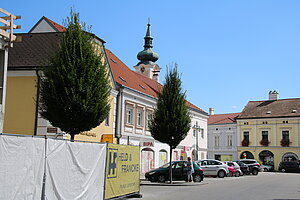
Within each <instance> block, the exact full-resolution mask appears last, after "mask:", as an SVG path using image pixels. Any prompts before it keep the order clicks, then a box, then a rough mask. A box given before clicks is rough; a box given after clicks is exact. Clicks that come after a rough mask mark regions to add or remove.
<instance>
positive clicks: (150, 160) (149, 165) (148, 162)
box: [141, 149, 154, 175]
mask: <svg viewBox="0 0 300 200" xmlns="http://www.w3.org/2000/svg"><path fill="white" fill-rule="evenodd" d="M141 165H142V168H141V174H142V175H143V174H145V173H146V172H148V171H150V170H151V169H153V168H154V152H153V151H151V150H148V149H145V150H142V153H141Z"/></svg>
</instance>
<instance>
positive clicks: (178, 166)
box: [172, 162, 185, 180]
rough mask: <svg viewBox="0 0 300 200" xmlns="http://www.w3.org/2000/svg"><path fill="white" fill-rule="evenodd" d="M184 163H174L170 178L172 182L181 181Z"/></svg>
mask: <svg viewBox="0 0 300 200" xmlns="http://www.w3.org/2000/svg"><path fill="white" fill-rule="evenodd" d="M184 166H185V165H184V162H177V163H174V165H173V166H172V176H173V179H174V180H182V179H183V169H184Z"/></svg>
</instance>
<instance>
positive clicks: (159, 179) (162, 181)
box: [157, 175, 166, 183]
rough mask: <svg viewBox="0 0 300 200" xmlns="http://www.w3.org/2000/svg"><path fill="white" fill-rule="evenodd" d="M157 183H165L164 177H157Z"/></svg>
mask: <svg viewBox="0 0 300 200" xmlns="http://www.w3.org/2000/svg"><path fill="white" fill-rule="evenodd" d="M157 181H158V182H160V183H164V182H166V177H165V176H164V175H159V176H158V177H157Z"/></svg>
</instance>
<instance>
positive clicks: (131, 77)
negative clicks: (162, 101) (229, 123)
mask: <svg viewBox="0 0 300 200" xmlns="http://www.w3.org/2000/svg"><path fill="white" fill-rule="evenodd" d="M106 54H107V57H108V61H109V64H110V66H111V70H112V73H113V76H114V78H115V81H116V82H117V83H119V84H121V85H123V86H126V87H128V88H131V89H134V90H137V91H139V92H141V93H144V94H147V95H150V96H152V97H155V98H157V92H158V91H160V90H161V89H162V88H163V85H161V84H160V83H158V82H156V81H155V80H153V79H150V78H148V77H146V76H143V75H142V74H139V73H137V72H134V71H132V70H131V69H129V68H128V67H127V66H126V65H125V64H124V63H123V62H122V61H121V60H120V59H119V58H118V57H117V56H116V55H114V54H113V53H112V52H111V51H110V50H108V49H106ZM186 104H187V106H188V107H190V108H193V109H196V110H198V111H201V112H203V113H205V114H207V113H206V112H205V111H203V110H202V109H200V108H198V107H197V106H195V105H194V104H192V103H190V102H189V101H186Z"/></svg>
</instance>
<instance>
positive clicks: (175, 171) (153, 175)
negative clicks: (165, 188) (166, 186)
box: [145, 161, 204, 183]
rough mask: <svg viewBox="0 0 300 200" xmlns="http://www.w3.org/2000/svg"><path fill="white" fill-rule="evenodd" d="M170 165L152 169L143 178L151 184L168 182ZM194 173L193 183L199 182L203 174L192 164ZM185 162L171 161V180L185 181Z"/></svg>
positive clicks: (195, 164) (197, 166)
mask: <svg viewBox="0 0 300 200" xmlns="http://www.w3.org/2000/svg"><path fill="white" fill-rule="evenodd" d="M169 167H170V163H167V164H165V165H163V166H161V167H159V168H157V169H153V170H151V171H149V172H147V173H146V174H145V178H146V179H147V180H149V181H151V182H161V183H163V182H165V181H166V180H170V178H169V177H170V176H169ZM193 167H194V173H193V181H194V182H201V181H202V180H203V178H204V174H203V171H202V169H201V168H200V167H199V165H198V164H197V163H195V162H193ZM187 170H188V168H187V161H173V162H172V177H173V178H172V180H185V181H187Z"/></svg>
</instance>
